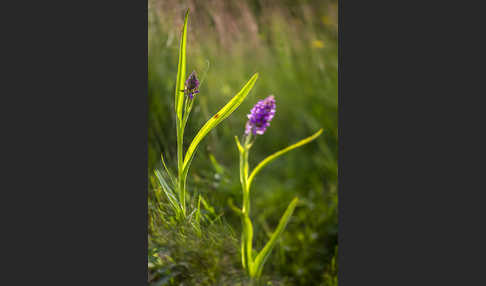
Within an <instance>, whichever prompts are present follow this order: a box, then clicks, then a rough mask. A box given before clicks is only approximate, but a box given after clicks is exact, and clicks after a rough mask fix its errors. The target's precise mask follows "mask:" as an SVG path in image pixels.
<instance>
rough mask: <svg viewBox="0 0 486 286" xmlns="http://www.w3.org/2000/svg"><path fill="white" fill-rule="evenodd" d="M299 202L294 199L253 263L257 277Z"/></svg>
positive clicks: (253, 270) (253, 271)
mask: <svg viewBox="0 0 486 286" xmlns="http://www.w3.org/2000/svg"><path fill="white" fill-rule="evenodd" d="M298 202H299V199H298V198H297V197H296V198H294V199H293V200H292V202H290V204H289V206H288V207H287V210H285V213H284V214H283V216H282V217H281V218H280V221H279V223H278V226H277V229H276V230H275V232H274V233H273V234H272V236H271V238H270V240H269V241H268V242H267V244H265V247H263V249H262V250H261V251H260V253H259V254H258V255H257V257H256V258H255V261H254V263H253V269H252V273H253V274H254V275H255V276H256V277H260V275H261V273H262V269H263V265H264V264H265V261H266V260H267V258H268V256H269V255H270V253H271V252H272V249H273V247H275V245H276V243H277V240H278V238H279V237H280V236H281V235H282V232H283V231H284V230H285V227H286V226H287V223H288V222H289V219H290V217H291V216H292V213H293V212H294V209H295V207H296V206H297V203H298Z"/></svg>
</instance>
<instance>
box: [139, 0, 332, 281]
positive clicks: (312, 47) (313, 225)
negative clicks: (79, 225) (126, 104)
mask: <svg viewBox="0 0 486 286" xmlns="http://www.w3.org/2000/svg"><path fill="white" fill-rule="evenodd" d="M148 6H149V9H148V16H149V17H148V19H149V23H148V39H149V41H148V99H147V100H148V104H149V113H148V127H149V128H148V164H149V166H148V167H149V173H148V178H149V190H148V241H149V249H148V263H149V265H148V267H149V274H148V281H149V284H150V285H153V286H155V285H249V284H248V281H247V279H246V276H245V271H244V269H243V268H242V266H241V256H240V233H241V231H242V224H241V222H240V218H239V217H238V214H237V213H235V212H234V211H233V210H232V208H231V207H230V201H231V202H232V203H233V204H234V205H236V206H240V207H241V205H242V191H241V185H240V171H239V168H240V166H239V153H238V148H237V146H236V144H235V139H234V137H235V136H238V137H239V138H241V136H242V135H243V133H244V131H245V123H246V122H247V114H248V113H249V112H250V110H251V108H252V107H253V105H254V104H256V103H257V102H258V101H259V100H261V99H264V98H266V97H267V96H269V95H274V97H275V100H276V113H275V117H274V118H273V120H272V121H271V125H270V126H269V127H268V129H267V131H266V132H265V134H264V135H261V136H257V139H256V140H255V143H254V145H253V146H252V149H251V154H250V157H249V164H250V166H251V167H254V166H256V164H258V162H260V161H262V160H263V159H264V158H265V157H266V156H268V155H270V154H272V153H274V152H276V151H278V150H280V149H282V148H285V147H287V146H288V145H291V144H294V143H296V142H297V141H299V140H301V139H303V138H305V137H308V136H311V135H312V134H314V133H315V132H316V131H317V130H319V129H321V128H322V129H323V130H324V132H323V133H322V135H321V136H320V137H318V138H317V139H316V140H314V141H312V142H310V143H308V144H306V145H305V146H302V147H300V148H297V149H295V150H293V151H291V152H289V153H288V154H286V155H285V156H282V157H280V158H278V159H276V160H275V161H272V162H271V163H270V164H269V165H268V166H266V167H265V169H262V170H261V171H260V173H259V174H258V177H255V180H254V181H253V183H252V190H251V192H252V193H251V219H252V221H253V247H254V248H255V249H256V250H260V249H262V248H263V246H264V245H265V243H266V241H268V240H269V237H270V236H271V234H272V232H273V231H274V230H275V229H276V227H277V225H278V223H279V220H280V217H281V216H282V214H283V213H284V212H285V210H286V208H287V206H288V205H289V203H290V202H291V201H292V199H293V198H294V197H298V198H299V203H298V204H297V207H296V208H295V211H294V213H293V215H292V217H291V218H290V220H289V222H288V225H287V227H286V229H285V231H284V232H283V233H282V236H281V237H280V238H279V240H278V242H277V244H276V246H275V248H274V249H273V252H272V253H271V255H270V256H269V258H268V260H267V261H266V263H265V267H264V269H263V273H262V278H261V280H260V281H259V284H261V285H337V271H338V270H337V265H336V257H337V252H338V243H337V238H338V233H337V231H338V224H337V223H338V219H337V205H338V196H337V178H338V39H337V38H338V33H337V32H338V29H337V1H263V0H261V1H250V0H248V1H175V0H170V1H169V0H164V1H160V0H149V4H148ZM188 8H189V9H190V12H189V15H190V16H189V20H188V28H187V44H186V47H187V55H186V59H187V71H186V77H187V76H188V75H189V73H191V72H192V71H193V70H195V71H196V72H197V75H198V77H199V80H200V82H201V84H200V88H199V91H200V92H199V93H198V94H197V95H196V97H195V101H194V107H193V109H192V113H191V114H190V118H189V120H188V123H187V126H186V128H185V133H184V149H186V150H187V148H188V146H189V144H190V143H191V140H192V139H193V138H194V136H195V135H196V133H197V132H198V130H199V129H200V128H201V127H202V126H203V125H204V123H205V122H206V121H207V120H208V119H209V118H211V117H212V116H213V115H214V114H215V113H216V112H217V111H218V110H220V109H221V108H222V107H223V106H224V105H225V104H226V103H227V102H228V101H229V100H231V98H232V97H233V96H235V94H237V93H238V92H239V91H240V89H241V88H242V87H243V85H244V84H245V83H246V82H247V81H248V80H249V79H250V77H251V76H252V75H253V74H255V73H258V74H259V77H258V80H257V81H256V83H255V85H254V87H253V89H252V90H251V91H250V93H249V95H248V96H247V97H246V98H245V100H244V101H243V103H242V104H241V105H240V106H239V107H238V108H237V109H236V110H235V111H234V112H233V113H232V114H231V115H230V116H229V117H228V118H226V119H225V120H224V121H223V122H222V123H221V124H219V125H218V126H217V127H215V128H214V129H213V130H211V131H210V133H209V134H208V135H207V136H206V137H205V138H204V139H203V140H202V141H201V143H200V145H199V146H198V149H197V153H196V154H195V156H194V159H193V161H192V166H191V168H190V170H189V173H188V176H187V191H188V197H187V205H188V216H189V219H186V220H184V221H179V220H177V219H175V216H174V212H173V210H172V209H171V207H170V204H169V202H168V200H167V197H166V196H165V195H164V193H163V192H162V191H161V186H160V182H159V180H158V178H157V176H155V174H154V170H163V169H164V167H163V166H162V162H161V154H163V156H164V159H165V162H166V164H167V167H168V168H169V169H171V170H177V147H176V146H177V137H176V115H175V112H174V109H175V108H174V91H175V86H176V76H177V71H178V57H179V43H180V38H181V28H182V26H183V23H184V13H185V11H186V9H188ZM184 80H185V79H184ZM191 210H197V212H193V213H191Z"/></svg>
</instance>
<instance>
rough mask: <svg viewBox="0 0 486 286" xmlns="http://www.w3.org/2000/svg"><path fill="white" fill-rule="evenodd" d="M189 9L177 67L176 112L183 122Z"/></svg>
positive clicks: (185, 18)
mask: <svg viewBox="0 0 486 286" xmlns="http://www.w3.org/2000/svg"><path fill="white" fill-rule="evenodd" d="M188 16H189V9H187V11H186V15H185V17H184V27H183V28H182V33H181V44H180V46H179V64H178V65H177V80H176V89H175V111H176V114H177V118H178V119H179V121H182V104H183V102H184V91H183V90H184V80H185V78H186V42H187V18H188Z"/></svg>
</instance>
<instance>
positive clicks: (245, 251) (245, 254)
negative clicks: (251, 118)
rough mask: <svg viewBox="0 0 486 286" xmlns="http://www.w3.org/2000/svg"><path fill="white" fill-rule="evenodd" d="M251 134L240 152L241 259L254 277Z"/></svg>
mask: <svg viewBox="0 0 486 286" xmlns="http://www.w3.org/2000/svg"><path fill="white" fill-rule="evenodd" d="M250 140H251V134H250V135H249V136H246V138H245V142H244V143H243V148H242V149H241V150H240V182H241V186H242V191H243V207H242V209H241V212H242V215H241V222H242V230H243V231H242V234H241V259H242V264H243V268H245V269H246V271H247V274H248V275H249V276H250V277H251V276H252V274H253V273H252V272H253V271H252V269H253V257H252V252H253V246H252V244H253V226H252V223H251V220H250V190H249V188H248V169H249V166H248V157H249V151H250V147H251V144H250Z"/></svg>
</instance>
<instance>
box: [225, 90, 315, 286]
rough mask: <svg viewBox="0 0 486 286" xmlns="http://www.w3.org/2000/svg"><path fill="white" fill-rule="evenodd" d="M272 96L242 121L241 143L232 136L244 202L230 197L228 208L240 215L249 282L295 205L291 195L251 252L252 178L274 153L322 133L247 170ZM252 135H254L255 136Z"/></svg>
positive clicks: (258, 272)
mask: <svg viewBox="0 0 486 286" xmlns="http://www.w3.org/2000/svg"><path fill="white" fill-rule="evenodd" d="M275 107H276V106H275V98H274V97H273V96H269V97H267V98H266V99H264V100H261V101H259V102H258V103H257V104H256V105H255V106H254V107H253V109H252V110H251V112H250V114H249V115H248V121H247V123H246V125H245V133H244V136H243V144H241V143H240V141H239V139H238V137H236V136H235V141H236V146H237V147H238V151H239V155H240V156H239V158H240V183H241V189H242V193H243V202H242V208H241V210H240V209H238V208H237V207H236V206H234V205H233V202H232V201H229V204H230V207H231V209H233V210H234V211H235V212H236V213H237V214H238V215H239V216H240V217H241V227H242V233H241V247H240V252H241V264H242V266H243V269H245V271H246V273H247V275H248V277H249V279H250V283H251V285H253V283H255V282H257V281H258V280H259V278H260V277H261V274H262V270H263V265H264V264H265V261H266V260H267V259H268V257H269V256H270V253H271V252H272V249H273V248H274V247H275V245H276V243H277V241H278V239H279V238H280V237H281V235H282V233H283V231H284V230H285V227H286V226H287V223H288V222H289V220H290V217H291V216H292V213H293V211H294V209H295V207H296V206H297V203H298V198H297V197H296V198H294V199H293V200H292V201H291V202H290V204H289V206H288V207H287V209H286V211H285V212H284V214H283V215H282V217H281V219H280V221H279V224H278V226H277V228H276V229H275V231H274V232H273V234H272V235H271V236H270V240H269V241H268V242H267V243H266V244H265V246H264V247H263V249H262V250H261V251H260V253H258V254H257V255H256V256H255V255H254V254H253V253H254V251H253V224H252V221H251V217H250V193H251V191H250V187H251V182H252V180H253V178H254V177H255V175H256V174H257V173H258V172H259V171H260V170H261V169H262V168H263V167H264V166H265V165H267V164H268V163H270V162H271V161H273V160H274V159H276V158H277V157H279V156H281V155H283V154H285V153H287V152H288V151H290V150H293V149H295V148H297V147H300V146H302V145H304V144H307V143H309V142H311V141H312V140H314V139H316V138H317V137H319V136H320V135H321V133H322V129H321V130H319V131H318V132H316V133H315V134H314V135H312V136H310V137H307V138H305V139H303V140H300V141H299V142H297V143H295V144H293V145H290V146H288V147H287V148H284V149H282V150H280V151H278V152H275V153H274V154H272V155H270V156H268V157H267V158H266V159H264V160H263V161H262V162H260V163H259V164H258V165H257V167H256V168H255V169H254V170H253V171H252V172H251V173H250V167H249V163H248V158H249V153H250V149H251V147H252V146H253V143H254V142H255V139H256V137H257V135H263V134H264V133H265V131H266V129H267V127H268V126H269V125H270V121H271V120H272V118H273V117H274V115H275V110H276V108H275ZM254 136H255V137H254Z"/></svg>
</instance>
